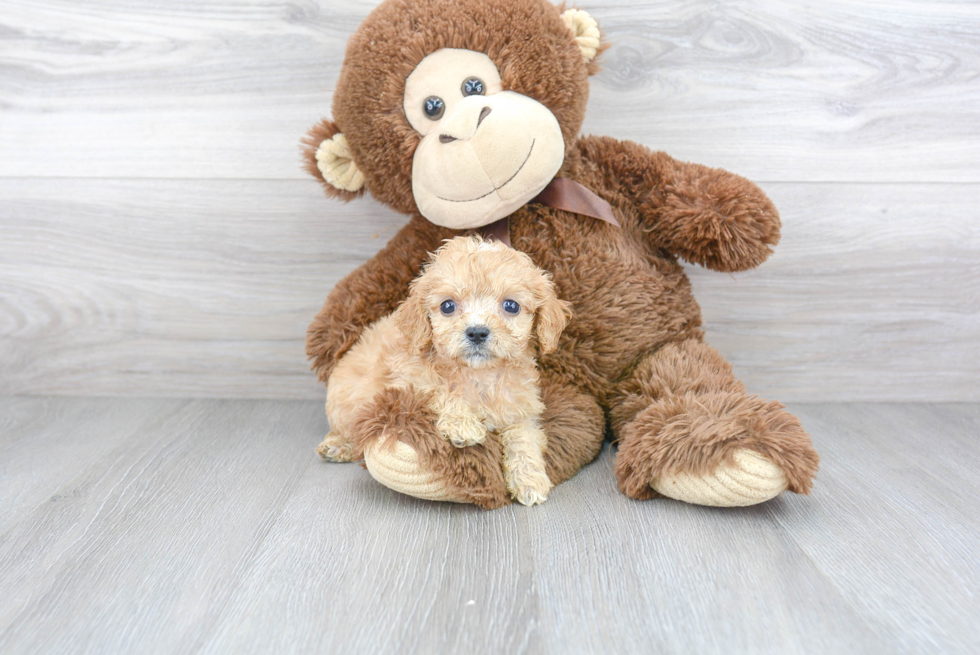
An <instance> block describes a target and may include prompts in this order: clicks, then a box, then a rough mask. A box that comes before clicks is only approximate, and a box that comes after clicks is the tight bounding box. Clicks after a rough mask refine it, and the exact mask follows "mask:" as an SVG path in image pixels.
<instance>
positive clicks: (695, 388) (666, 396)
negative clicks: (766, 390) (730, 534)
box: [611, 339, 819, 506]
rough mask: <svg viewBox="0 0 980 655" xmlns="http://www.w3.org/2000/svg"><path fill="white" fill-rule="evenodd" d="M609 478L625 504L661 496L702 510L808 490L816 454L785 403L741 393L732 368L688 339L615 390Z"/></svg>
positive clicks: (643, 364) (668, 347)
mask: <svg viewBox="0 0 980 655" xmlns="http://www.w3.org/2000/svg"><path fill="white" fill-rule="evenodd" d="M611 418H612V426H613V432H614V434H615V436H616V438H617V440H618V442H619V452H618V454H617V458H616V477H617V479H618V481H619V488H620V490H621V491H622V492H623V493H624V494H626V495H627V496H630V497H631V498H652V497H654V496H656V495H657V493H658V492H659V493H660V494H662V495H667V496H670V497H673V498H677V499H678V500H684V501H687V502H693V503H697V504H704V505H719V506H734V505H750V504H755V503H757V502H762V501H765V500H768V499H769V498H772V497H773V496H776V495H778V494H779V493H780V492H781V491H783V490H784V489H789V490H790V491H793V492H796V493H802V494H806V493H809V492H810V489H811V487H812V484H813V475H814V473H816V470H817V465H818V463H819V457H818V456H817V453H816V451H815V450H814V449H813V445H812V444H811V443H810V438H809V436H807V434H806V432H804V430H803V427H802V426H801V425H800V422H799V420H798V419H797V418H796V417H795V416H793V415H792V414H789V413H788V412H785V411H783V405H781V404H780V403H778V402H775V401H765V400H763V399H761V398H758V397H756V396H748V395H746V393H745V388H744V386H743V385H742V383H741V382H739V381H738V380H737V379H736V378H735V377H734V375H733V374H732V367H731V365H730V364H729V363H728V362H726V361H725V360H724V359H723V358H722V357H721V355H719V354H718V352H717V351H715V350H714V349H713V348H711V347H710V346H708V345H707V344H705V343H703V342H701V341H699V340H697V339H689V340H686V341H680V342H677V343H672V344H668V345H666V346H664V347H663V348H661V349H660V350H658V351H657V352H656V353H654V354H652V355H650V356H648V357H647V358H646V359H645V360H644V361H643V362H641V364H640V365H639V366H638V367H637V368H636V370H635V371H634V372H633V373H632V374H631V375H630V377H629V378H627V379H626V380H624V381H623V382H621V383H620V384H619V385H618V388H617V392H616V394H615V397H614V399H613V409H612V412H611Z"/></svg>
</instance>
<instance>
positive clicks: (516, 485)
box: [500, 423, 552, 505]
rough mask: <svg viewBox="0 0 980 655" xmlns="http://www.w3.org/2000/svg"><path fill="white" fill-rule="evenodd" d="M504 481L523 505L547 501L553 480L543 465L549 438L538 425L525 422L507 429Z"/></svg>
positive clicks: (513, 495) (512, 494) (513, 496)
mask: <svg viewBox="0 0 980 655" xmlns="http://www.w3.org/2000/svg"><path fill="white" fill-rule="evenodd" d="M500 439H501V442H502V443H503V446H504V481H505V482H506V483H507V491H509V492H510V495H511V497H512V498H513V499H514V500H516V501H517V502H519V503H520V504H522V505H539V504H541V503H543V502H544V501H545V500H547V499H548V492H550V491H551V487H552V484H551V479H549V478H548V473H547V470H546V468H545V463H544V447H545V444H546V443H547V437H546V436H545V434H544V431H543V430H542V429H541V428H540V427H539V426H538V425H536V424H532V423H523V424H520V425H515V426H512V427H510V428H507V429H506V430H504V431H503V432H502V433H501V435H500Z"/></svg>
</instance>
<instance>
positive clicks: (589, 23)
mask: <svg viewBox="0 0 980 655" xmlns="http://www.w3.org/2000/svg"><path fill="white" fill-rule="evenodd" d="M561 19H562V21H563V22H564V23H565V25H566V26H568V29H569V30H571V31H572V34H574V35H575V43H577V44H578V47H579V49H580V50H581V51H582V60H583V61H584V62H585V63H587V64H588V63H590V62H591V61H592V60H593V59H595V56H596V55H597V54H599V51H600V50H603V47H602V44H601V43H600V40H599V39H600V35H599V24H598V23H597V22H596V20H595V18H592V16H590V15H589V14H588V12H585V11H582V10H581V9H568V10H566V11H565V12H564V13H562V15H561Z"/></svg>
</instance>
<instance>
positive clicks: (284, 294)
mask: <svg viewBox="0 0 980 655" xmlns="http://www.w3.org/2000/svg"><path fill="white" fill-rule="evenodd" d="M372 4H373V3H372V2H365V1H356V0H355V1H350V0H344V1H343V2H331V1H329V0H321V1H320V2H314V1H305V0H295V1H286V2H273V1H272V0H194V1H193V2H191V1H181V2H151V1H147V0H90V1H79V0H0V367H2V368H0V393H15V394H48V393H53V394H97V395H154V396H159V395H162V396H185V395H191V396H213V397H223V396H263V397H308V398H312V397H317V396H319V394H320V391H319V387H318V386H317V384H316V383H315V381H314V379H313V377H312V376H311V375H310V374H309V373H308V372H307V365H306V362H305V359H304V354H303V336H304V332H305V328H306V325H307V323H308V322H309V320H310V319H311V318H312V316H313V315H314V313H315V312H316V310H317V309H318V307H319V306H320V304H321V302H322V300H323V298H324V297H325V295H326V293H327V291H328V290H329V289H330V287H331V285H332V284H333V283H334V282H335V281H336V280H338V279H339V278H340V277H341V276H343V275H344V274H345V273H347V272H348V271H350V270H351V269H353V268H354V267H355V266H357V265H358V264H359V263H360V262H361V261H363V260H364V259H366V258H367V257H369V256H370V255H371V254H373V253H374V252H375V251H376V250H377V249H378V248H379V247H381V245H382V244H383V243H384V242H385V240H386V239H387V238H388V237H389V236H390V235H391V234H392V233H393V232H394V230H395V229H396V228H397V227H398V226H399V225H400V224H401V223H402V222H403V219H402V218H401V217H399V216H396V215H394V214H392V213H391V212H389V211H387V210H386V209H384V208H383V207H381V206H379V205H377V204H375V203H374V202H372V201H370V200H363V201H361V202H357V203H354V204H350V205H347V206H344V205H341V204H334V203H333V202H330V201H328V200H326V199H325V198H323V197H322V195H321V193H320V190H319V188H318V187H317V185H316V184H315V183H314V182H313V181H312V180H310V179H308V178H307V177H306V176H305V174H304V173H302V172H301V171H300V168H299V158H298V149H297V145H296V144H297V142H298V140H299V139H300V137H301V136H302V135H303V133H304V131H305V130H306V129H307V127H308V126H309V125H310V124H312V123H313V122H314V121H316V120H317V119H318V118H319V117H320V116H321V115H324V114H325V113H327V112H328V111H329V107H330V100H331V93H332V90H333V86H332V85H333V83H334V81H335V80H336V77H337V73H338V69H339V66H340V63H341V58H342V54H343V49H344V44H345V41H346V38H347V36H348V35H349V34H350V33H351V32H352V31H353V30H354V29H355V28H356V26H357V25H358V23H359V22H360V21H361V19H362V18H363V17H364V16H365V15H366V14H367V13H368V11H369V10H370V8H371V6H372ZM580 6H581V7H582V8H584V9H587V10H589V11H590V12H592V13H593V15H594V16H596V17H597V18H598V19H599V21H600V23H601V27H602V28H603V31H604V32H605V34H606V35H607V36H608V38H609V40H610V41H612V42H613V44H614V45H613V47H612V49H611V50H609V51H608V52H607V53H606V55H605V57H604V65H605V70H604V71H603V72H602V73H601V74H600V75H598V76H597V77H595V78H593V83H592V98H591V100H590V106H589V115H588V120H587V122H586V128H585V132H586V133H596V134H609V135H613V136H616V137H620V138H629V139H633V140H636V141H639V142H641V143H644V144H646V145H648V146H651V147H653V148H656V149H663V150H666V151H667V152H669V153H671V154H673V155H675V156H677V157H679V158H682V159H687V160H692V161H697V162H702V163H705V164H709V165H712V166H721V167H725V168H728V169H731V170H733V171H736V172H739V173H741V174H743V175H746V176H748V177H750V178H752V179H755V180H757V181H759V182H760V183H761V185H762V186H763V188H764V189H765V190H766V191H767V192H768V193H769V194H770V195H771V196H772V197H773V199H774V200H775V201H776V203H777V205H778V206H779V207H780V209H781V212H782V215H783V218H784V223H785V227H784V237H783V242H782V243H781V244H780V246H779V248H778V250H777V254H776V256H775V257H773V258H772V259H771V260H770V261H769V262H768V263H766V264H765V265H764V266H763V267H762V268H761V269H759V270H757V271H753V272H750V273H746V274H741V275H737V276H730V275H723V274H718V273H709V272H705V271H701V270H698V269H692V270H691V276H692V278H693V280H694V284H695V287H696V290H697V293H698V297H699V299H700V301H701V304H702V306H703V309H704V314H705V319H706V321H707V325H708V328H709V336H710V338H711V340H712V342H713V343H714V344H715V345H716V346H717V347H718V348H719V349H720V350H721V351H722V352H723V353H724V354H725V355H726V356H727V357H729V358H730V359H731V360H732V361H733V362H735V364H736V368H737V371H738V373H739V374H740V375H742V376H743V377H744V379H745V380H746V382H747V384H748V385H749V387H750V389H752V390H754V391H756V392H759V393H762V394H765V395H768V396H771V397H777V398H781V399H784V400H848V399H863V400H875V399H907V400H977V399H980V391H978V389H980V344H978V341H980V340H978V337H980V217H978V216H977V207H978V205H980V3H977V2H973V1H962V2H956V1H939V0H921V1H906V0H897V1H893V2H887V3H884V2H873V1H860V0H827V1H825V2H818V3H812V2H788V1H785V0H779V1H760V0H756V1H751V2H749V1H735V2H727V1H722V2H718V1H714V0H712V1H706V0H662V1H650V0H642V1H639V0H583V1H582V2H581V3H580Z"/></svg>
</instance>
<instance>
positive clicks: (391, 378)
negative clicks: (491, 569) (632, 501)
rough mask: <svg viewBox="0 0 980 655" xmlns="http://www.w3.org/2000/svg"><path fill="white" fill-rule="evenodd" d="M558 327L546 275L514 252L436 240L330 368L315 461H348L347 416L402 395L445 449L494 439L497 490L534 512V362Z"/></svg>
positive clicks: (538, 409) (563, 314) (538, 474)
mask: <svg viewBox="0 0 980 655" xmlns="http://www.w3.org/2000/svg"><path fill="white" fill-rule="evenodd" d="M569 316H570V311H569V305H568V303H566V302H564V301H562V300H559V299H558V297H557V295H556V292H555V286H554V284H553V283H552V281H551V278H550V276H549V274H548V273H546V272H544V271H542V270H541V269H539V268H537V267H536V266H535V265H534V264H533V263H532V262H531V259H530V257H528V256H527V255H525V254H524V253H521V252H519V251H516V250H512V249H510V248H508V247H507V246H505V245H503V244H500V243H497V242H494V241H484V240H483V239H480V238H479V237H457V238H455V239H452V240H449V241H447V242H446V243H445V245H444V246H442V247H441V248H440V249H439V250H438V251H436V253H435V254H434V255H433V256H432V258H431V259H430V261H429V263H428V264H427V265H426V267H425V268H424V270H423V272H422V275H421V276H420V277H418V278H417V279H416V280H415V281H414V282H413V283H412V286H411V291H410V294H409V297H408V299H407V300H405V302H404V303H402V304H401V306H399V307H398V309H397V310H395V311H394V312H393V313H392V314H389V315H388V316H386V317H384V318H382V319H381V320H379V321H378V322H377V323H375V324H374V325H372V326H371V327H369V328H368V329H366V330H365V331H364V333H363V334H362V335H361V338H360V340H359V341H358V342H357V343H356V344H355V345H354V347H353V348H352V349H351V350H350V353H349V354H348V355H347V356H346V357H345V358H344V359H343V360H342V361H341V362H340V363H339V364H338V365H337V367H336V368H335V369H334V371H333V373H332V374H331V376H330V379H329V381H328V383H327V389H328V395H327V417H328V419H329V420H330V433H329V434H327V436H326V438H325V439H324V440H323V443H321V444H320V446H319V447H318V448H317V452H318V453H319V454H320V456H321V457H323V458H324V459H327V460H331V461H350V460H351V459H354V458H356V457H357V456H358V455H359V453H358V452H357V449H356V447H355V444H354V443H353V441H352V440H351V425H352V422H353V421H355V419H356V416H357V415H358V413H359V412H360V411H361V410H362V409H363V408H365V407H367V406H369V405H370V403H371V402H372V401H373V400H374V398H375V397H376V396H377V395H378V394H380V393H383V392H384V391H385V390H388V389H402V390H405V389H412V390H414V392H415V393H416V394H421V396H422V397H423V398H424V399H425V403H426V405H428V407H429V408H430V409H431V410H432V411H433V412H434V414H435V415H436V416H437V420H436V427H437V428H438V430H439V432H440V433H442V435H443V436H444V437H445V438H447V439H448V440H449V441H451V442H452V443H453V445H455V446H457V447H459V448H465V447H467V446H472V445H474V444H479V443H483V442H484V441H485V440H486V438H487V434H488V433H489V432H493V433H496V434H497V435H499V437H500V441H501V443H502V445H503V469H504V479H505V481H506V483H507V490H508V491H509V492H510V494H511V496H512V497H513V498H514V499H515V500H517V501H518V502H520V503H522V504H524V505H534V504H537V503H541V502H543V501H544V500H545V499H546V498H547V496H548V492H549V491H550V490H551V486H552V483H551V480H550V479H549V478H548V475H547V473H546V472H545V460H544V449H545V446H546V441H547V439H546V437H545V433H544V431H543V430H542V429H541V425H540V423H541V415H542V413H543V412H544V404H543V403H542V401H541V391H540V388H539V385H538V371H537V365H536V361H535V354H536V352H537V353H540V354H546V353H550V352H552V351H553V350H554V349H555V348H556V347H557V345H558V337H559V336H560V335H561V332H562V330H563V329H564V328H565V325H566V324H567V322H568V319H569Z"/></svg>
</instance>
